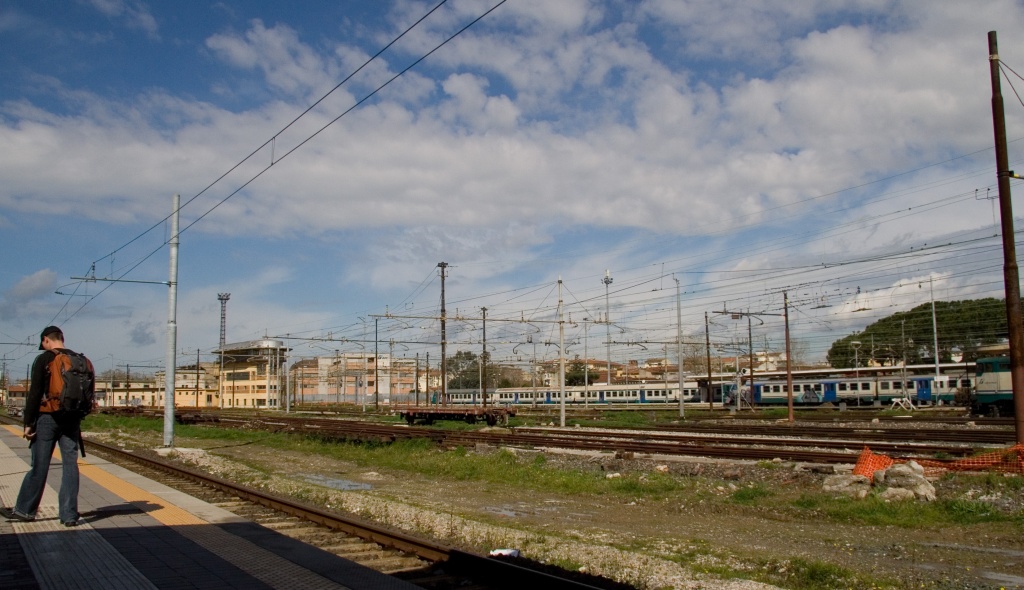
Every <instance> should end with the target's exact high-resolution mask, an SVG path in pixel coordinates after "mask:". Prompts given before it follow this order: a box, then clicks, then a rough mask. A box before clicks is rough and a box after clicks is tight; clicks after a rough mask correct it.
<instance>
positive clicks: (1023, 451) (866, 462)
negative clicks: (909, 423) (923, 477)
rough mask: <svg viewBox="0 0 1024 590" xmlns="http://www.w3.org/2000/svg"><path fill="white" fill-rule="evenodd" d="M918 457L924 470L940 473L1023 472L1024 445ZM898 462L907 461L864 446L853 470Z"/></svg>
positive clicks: (866, 473)
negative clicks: (936, 458)
mask: <svg viewBox="0 0 1024 590" xmlns="http://www.w3.org/2000/svg"><path fill="white" fill-rule="evenodd" d="M915 461H917V463H918V465H920V466H921V467H924V470H925V473H928V474H929V475H937V474H938V473H941V472H942V471H943V470H948V471H999V472H1003V473H1020V474H1024V445H1014V446H1012V447H1009V448H1007V449H1002V450H999V451H991V452H989V453H984V454H981V455H977V456H974V457H967V458H965V459H957V460H956V461H934V460H931V459H915ZM896 463H906V461H905V460H896V459H893V458H892V457H888V456H886V455H880V454H878V453H873V452H871V449H869V448H868V447H864V450H863V451H861V453H860V457H858V458H857V464H856V465H855V466H854V468H853V474H854V475H863V476H866V477H868V478H871V477H872V476H874V474H875V472H876V471H878V470H879V469H888V468H889V467H891V466H892V465H894V464H896Z"/></svg>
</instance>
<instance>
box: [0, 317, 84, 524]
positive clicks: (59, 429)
mask: <svg viewBox="0 0 1024 590" xmlns="http://www.w3.org/2000/svg"><path fill="white" fill-rule="evenodd" d="M39 350H42V351H45V352H43V353H42V354H40V355H39V356H37V357H36V360H35V362H34V363H32V381H31V385H30V386H29V390H28V395H26V396H25V419H24V424H25V430H24V437H25V438H26V439H28V441H29V443H28V444H29V449H30V450H31V453H32V466H31V468H30V469H29V471H28V473H26V474H25V479H24V480H23V481H22V482H21V490H20V491H19V492H18V500H17V501H16V502H15V504H14V509H13V510H12V509H10V508H0V514H2V515H3V516H4V517H5V518H7V519H8V520H19V521H23V522H31V521H33V520H35V518H36V511H37V510H38V509H39V503H40V502H41V501H42V499H43V490H44V489H45V488H46V476H47V472H48V471H49V470H50V460H51V459H52V458H53V449H54V447H55V446H59V447H60V454H61V462H62V464H63V471H62V473H61V482H60V491H59V492H58V494H57V499H58V515H59V516H60V522H61V524H63V525H64V526H68V527H73V526H78V525H79V524H81V522H82V521H81V518H80V515H79V514H78V451H79V445H80V443H81V437H82V434H81V422H82V417H83V415H82V414H81V413H80V412H76V411H68V410H64V409H61V407H60V397H61V388H60V385H61V383H62V382H63V381H62V379H63V377H62V376H60V375H59V374H58V375H56V376H55V375H54V373H59V370H56V369H54V368H53V367H52V365H54V359H56V358H57V356H58V355H59V354H65V355H66V354H69V353H70V354H75V353H74V352H73V351H71V350H68V349H66V348H64V333H63V332H61V329H60V328H58V327H57V326H49V327H47V328H46V329H45V330H43V333H42V334H41V335H40V338H39ZM83 358H84V357H83ZM85 364H86V366H87V370H88V373H89V377H90V378H88V379H86V386H87V387H88V388H89V391H88V392H87V393H88V396H89V397H88V399H90V400H91V399H93V397H94V394H95V374H94V372H93V366H92V363H91V362H89V361H88V359H85Z"/></svg>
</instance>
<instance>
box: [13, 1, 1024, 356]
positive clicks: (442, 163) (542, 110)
mask: <svg viewBox="0 0 1024 590" xmlns="http://www.w3.org/2000/svg"><path fill="white" fill-rule="evenodd" d="M498 3H499V0H449V1H448V2H445V3H444V4H443V5H441V6H440V7H438V8H437V9H436V10H434V11H433V12H432V13H431V12H430V11H431V9H433V8H434V7H435V6H436V5H437V4H438V3H437V2H417V1H396V2H382V1H374V2H370V1H357V0H353V1H350V2H340V3H339V2H306V3H302V4H300V5H299V6H301V9H298V8H296V7H295V6H294V5H291V4H289V3H281V2H257V1H246V2H241V1H238V2H233V1H221V2H193V1H190V2H175V3H166V2H143V1H141V0H77V1H72V2H52V1H43V2H38V1H13V2H5V3H3V5H0V41H2V44H3V47H4V49H5V50H4V52H3V53H2V54H0V140H2V141H0V150H2V151H3V157H2V158H0V181H2V182H0V252H2V257H3V262H4V263H3V265H2V267H0V341H3V342H7V343H9V342H35V341H36V338H37V335H38V333H39V331H40V330H41V329H42V327H44V326H46V325H47V324H50V323H56V324H59V325H62V326H63V327H64V328H65V330H66V332H67V334H68V344H69V346H71V347H72V348H76V349H81V350H82V351H84V352H86V353H87V354H89V355H90V356H91V357H92V358H93V359H94V360H95V361H96V362H97V364H98V365H99V366H100V368H101V369H104V370H105V369H107V368H110V367H112V366H123V365H125V364H136V365H140V366H141V365H154V366H156V365H162V364H163V358H164V346H165V344H164V343H165V329H166V321H167V288H166V287H164V286H162V285H146V284H141V283H116V284H111V283H105V282H103V281H98V282H81V281H78V280H76V279H75V278H74V277H82V276H88V275H89V274H90V273H94V274H95V276H96V277H98V278H119V277H120V278H123V279H129V280H134V281H165V280H167V273H168V258H169V255H168V250H167V247H166V246H164V242H165V241H166V239H167V236H168V232H169V227H168V224H167V223H166V222H164V221H163V220H164V219H165V218H166V217H167V216H168V214H169V213H170V209H171V197H172V195H173V194H175V193H178V194H180V195H181V198H182V202H183V203H184V206H183V207H182V210H181V226H182V227H183V228H187V229H185V231H184V232H183V233H182V236H181V249H180V260H179V291H178V296H179V300H178V310H177V314H178V315H177V320H178V346H179V350H180V351H181V353H182V356H183V358H184V359H191V358H193V356H189V355H194V354H195V351H196V350H197V349H199V350H200V351H201V353H202V354H204V355H205V357H206V358H207V359H212V358H213V357H212V356H211V355H209V352H210V351H211V350H213V349H214V348H215V347H216V346H217V340H218V335H219V321H220V307H219V305H220V304H219V302H218V301H217V293H221V292H230V293H231V300H230V302H229V303H228V327H227V333H228V340H229V341H232V342H234V341H241V340H248V339H253V338H259V337H263V336H264V335H268V336H280V337H284V336H286V337H288V338H289V340H288V342H289V344H290V345H292V346H293V347H294V348H295V350H294V354H295V356H308V355H312V354H320V353H329V352H333V350H336V349H337V350H347V351H352V350H359V349H360V347H362V348H363V349H370V348H373V347H374V343H373V341H374V340H375V339H374V337H373V328H374V323H375V320H374V317H375V316H380V315H382V314H386V313H390V314H392V315H401V316H407V317H404V318H401V319H386V318H385V319H378V320H376V328H377V333H378V336H377V337H376V341H377V342H378V344H377V346H378V347H380V349H381V350H391V349H393V351H394V353H395V354H396V355H410V356H411V355H414V354H416V353H420V354H421V355H424V354H426V353H428V352H429V353H430V354H431V357H432V359H434V360H436V359H437V358H438V356H439V348H438V346H437V345H436V342H437V340H438V337H439V336H438V331H439V322H438V321H437V320H436V319H433V318H435V317H436V316H437V315H438V314H439V311H440V305H439V302H440V279H439V277H438V273H437V264H438V263H439V262H441V261H444V262H447V263H448V264H449V265H450V267H449V269H448V270H449V275H448V278H447V281H446V290H447V297H446V298H447V301H448V313H449V315H453V316H459V318H461V319H453V320H452V321H451V322H449V327H448V331H449V340H451V342H452V343H451V344H450V346H449V350H450V351H454V350H460V349H465V350H473V351H474V352H478V351H479V350H480V346H481V342H480V340H481V336H482V334H481V330H480V328H481V322H480V321H479V320H477V319H474V318H479V317H480V315H481V312H480V308H481V307H487V308H488V313H487V316H488V319H489V320H492V321H493V322H494V323H493V324H491V323H489V324H488V331H487V333H488V344H489V346H490V347H491V348H492V354H493V355H494V357H495V358H496V359H498V360H502V359H512V357H513V352H512V351H513V348H514V347H515V345H516V344H517V343H520V342H526V339H527V337H528V336H530V337H532V338H534V339H535V341H538V342H541V343H543V342H544V341H552V342H553V341H555V340H556V339H557V329H556V328H555V326H556V324H553V323H549V322H550V321H551V320H553V319H554V318H555V313H556V310H557V299H558V295H557V287H556V285H557V280H558V279H559V278H560V277H561V278H562V280H563V300H564V309H565V312H566V314H567V317H571V318H572V320H573V323H572V324H571V325H569V326H568V327H567V336H566V338H567V341H569V342H571V344H570V345H568V346H567V347H566V348H567V352H568V354H569V355H570V356H573V355H576V354H579V355H583V354H584V352H585V351H586V354H588V355H589V356H592V357H595V358H603V356H604V354H605V351H604V347H605V344H604V343H605V340H606V336H605V334H606V329H607V331H609V332H612V331H613V332H614V333H613V334H612V340H613V341H614V344H613V350H612V355H613V357H614V360H616V361H624V360H627V359H644V358H649V357H654V356H659V352H658V349H661V348H662V347H663V345H662V344H660V343H661V342H664V341H667V340H674V338H675V326H676V290H675V279H679V284H680V291H681V297H680V300H681V308H682V316H683V322H682V324H683V332H684V334H685V337H686V338H688V339H689V338H693V339H698V338H702V337H703V329H704V313H705V312H714V311H720V310H722V309H741V310H748V311H751V312H764V313H766V314H772V313H778V312H780V311H781V299H782V296H781V292H782V291H783V290H785V291H787V292H788V293H789V295H790V298H791V300H792V301H793V304H794V310H793V312H792V316H793V318H792V320H793V331H794V337H795V338H796V339H797V341H798V343H799V349H800V351H799V352H800V355H801V356H802V357H804V358H806V359H808V360H812V359H819V358H822V357H823V355H824V352H825V351H826V350H827V348H828V346H829V345H830V344H831V342H832V341H834V340H835V339H837V338H840V337H842V336H844V335H846V334H848V333H850V331H852V330H857V329H862V328H863V327H864V326H865V325H867V324H868V323H870V322H872V321H874V320H877V319H878V318H880V317H884V316H885V315H888V314H890V313H893V312H894V311H899V310H902V309H908V308H910V307H912V306H914V305H917V304H920V303H923V302H926V301H928V298H929V293H930V291H929V287H932V288H933V290H934V293H935V297H936V299H965V298H972V297H980V296H987V295H994V296H1001V289H1002V286H1001V284H1000V280H1001V275H1000V264H1001V258H1000V256H1001V255H1000V251H999V246H998V240H997V238H995V237H993V234H994V228H993V201H992V200H990V199H989V200H986V197H992V196H994V195H995V174H994V154H993V151H992V123H991V120H992V114H991V107H990V97H991V91H990V85H989V69H988V50H987V38H986V35H987V33H988V31H990V30H996V31H998V32H999V34H1000V38H999V41H1000V54H1001V58H1002V60H1003V61H1004V63H1005V64H1006V65H1008V66H1009V67H1011V68H1013V69H1014V70H1015V71H1019V72H1024V37H1021V35H1020V34H1019V31H1021V30H1024V26H1022V25H1024V6H1022V5H1021V3H1019V2H1010V1H992V2H985V3H963V2H931V3H928V5H927V10H923V9H922V5H921V4H919V3H910V2H878V1H875V0H865V1H861V2H857V1H853V2H849V1H844V2H834V1H821V2H799V3H793V2H787V1H783V0H778V1H763V2H746V1H744V2H741V1H738V0H736V1H725V2H714V3H712V2H689V1H679V0H676V1H669V0H648V1H629V2H625V1H623V2H617V1H607V2H596V1H593V2H591V1H586V0H564V1H560V2H544V1H541V0H508V1H507V2H504V3H501V5H500V6H498V7H497V8H496V9H494V10H493V12H491V13H489V14H488V15H487V16H485V17H484V18H483V19H482V20H480V21H479V22H477V23H476V24H474V25H473V26H472V27H470V28H469V29H468V30H466V31H465V32H463V33H461V34H460V35H458V36H456V37H455V38H454V39H453V40H451V41H450V42H448V43H446V44H444V45H443V46H441V47H439V48H437V47H438V45H439V44H441V42H442V41H444V40H445V39H447V38H450V37H452V36H453V35H454V34H455V33H456V32H458V31H459V30H460V29H462V28H463V27H464V26H466V25H468V24H469V23H471V22H472V21H473V20H474V19H476V18H477V17H479V16H481V15H483V14H484V13H486V12H487V11H488V10H489V9H490V8H492V7H494V6H495V5H496V4H498ZM428 13H430V14H429V16H427V17H426V18H425V19H424V20H423V21H422V22H421V23H420V24H418V25H417V26H415V27H414V28H412V29H411V30H410V31H409V32H408V33H407V34H405V35H404V36H402V37H401V38H400V39H398V41H397V42H395V43H394V45H392V46H390V47H388V49H387V50H386V51H384V52H383V53H382V54H381V55H380V56H379V57H377V58H376V59H373V60H372V61H369V62H368V60H369V58H370V57H371V56H373V55H375V54H376V53H377V52H378V51H380V50H381V49H383V48H384V47H385V46H387V45H388V44H389V43H391V42H392V41H393V40H395V39H396V38H397V37H399V35H401V34H402V32H403V31H405V30H406V29H408V28H409V27H410V26H411V25H413V23H415V22H416V21H417V20H419V19H420V18H421V17H424V15H428ZM435 48H437V49H436V51H433V53H431V54H430V55H429V56H428V57H426V58H425V59H423V61H421V62H420V63H418V64H417V65H415V67H413V68H412V69H410V70H409V71H408V72H406V73H404V74H402V75H401V76H399V77H397V78H396V79H395V80H394V81H393V82H391V83H389V84H387V85H386V86H384V87H383V88H381V89H380V90H379V91H378V92H376V94H373V96H369V95H370V94H371V93H373V92H374V90H376V89H378V88H379V87H380V86H381V85H382V84H384V83H385V82H387V81H388V80H389V79H391V78H392V77H394V76H395V75H396V74H399V73H400V72H402V71H403V70H405V69H406V68H407V67H409V66H410V65H412V64H413V63H414V62H416V61H417V60H419V59H420V58H422V57H423V56H424V55H426V54H427V53H429V52H431V51H432V50H434V49H435ZM364 64H365V67H362V66H364ZM353 73H354V75H353ZM350 75H352V76H351V78H350V79H348V80H347V81H346V82H345V83H344V84H341V85H340V86H339V87H337V88H336V89H335V90H333V92H332V89H334V88H335V87H336V86H338V85H339V83H341V82H342V81H343V80H346V78H347V77H348V76H350ZM1010 76H1011V78H1010V79H1004V86H1003V90H1004V96H1005V97H1006V105H1007V107H1006V116H1007V134H1008V137H1009V139H1010V157H1011V167H1012V166H1013V162H1014V161H1016V157H1017V155H1018V154H1019V152H1020V146H1019V140H1020V138H1021V137H1022V136H1024V116H1022V115H1024V107H1022V106H1021V103H1020V101H1019V100H1018V99H1017V98H1016V96H1015V95H1014V94H1013V91H1012V89H1011V87H1010V83H1013V84H1014V85H1016V86H1017V87H1018V88H1021V89H1024V82H1021V81H1020V79H1019V78H1015V77H1012V76H1013V74H1010ZM368 96H369V98H367V97H368ZM324 97H325V98H324ZM321 98H323V100H322V101H320V102H317V101H319V100H320V99H321ZM314 104H315V105H316V106H314V107H313V108H312V109H310V110H309V112H308V113H306V114H305V115H303V116H302V117H301V118H299V119H297V120H296V117H299V115H300V114H302V113H303V112H304V111H306V109H307V108H309V107H310V106H311V105H314ZM339 117H340V118H339ZM293 121H294V123H292V122H293ZM332 121H333V122H332ZM321 129H322V131H321ZM318 131H319V132H318ZM272 138H273V140H272V141H271V139H272ZM249 156H251V157H249ZM271 162H273V165H271ZM1018 167H1021V165H1020V164H1018ZM221 201H223V202H222V204H220V205H218V203H219V202H221ZM1017 209H1018V210H1019V206H1018V207H1017ZM1019 225H1020V222H1019V221H1018V226H1019ZM151 228H152V229H151ZM147 230H150V231H147ZM93 268H94V270H91V269H93ZM606 269H608V270H610V271H611V275H612V277H613V283H612V284H611V286H609V287H608V288H607V295H608V297H607V305H606V300H605V296H606V285H605V284H604V283H603V282H602V278H603V277H604V275H605V270H606ZM929 281H930V283H929ZM858 310H859V311H858ZM711 315H712V318H713V320H714V322H715V323H714V324H713V326H712V334H713V340H715V341H716V343H719V344H720V345H721V347H722V348H723V349H727V348H729V345H730V344H732V343H735V342H738V341H739V339H741V338H745V332H746V326H745V325H741V324H745V322H736V321H732V320H730V319H728V316H722V315H720V314H714V313H712V314H711ZM609 316H610V319H611V322H612V326H606V325H605V324H594V325H591V324H590V323H588V322H584V321H583V320H584V319H588V320H590V321H591V322H593V321H598V322H600V321H604V320H605V319H606V318H607V317H609ZM511 320H533V322H532V323H522V322H518V321H511ZM764 322H765V323H764V325H763V326H760V327H759V329H758V330H755V332H757V333H755V341H757V342H758V343H759V346H761V345H763V346H767V347H768V348H769V349H771V350H778V349H779V348H780V347H781V346H782V338H783V337H782V327H781V324H780V322H779V321H778V319H777V317H776V316H771V315H765V316H764ZM584 334H586V335H588V337H587V338H586V341H585V342H584ZM309 339H317V340H309ZM392 341H394V342H393V343H392ZM540 349H541V350H538V355H540V354H545V355H547V356H548V357H549V358H550V356H552V355H554V354H557V349H555V348H554V347H552V346H541V347H540ZM523 350H524V349H523V347H520V348H519V349H517V351H516V358H518V357H521V356H522V351H523ZM0 353H2V354H3V357H4V359H5V360H6V361H7V363H8V364H9V366H10V367H12V368H11V371H12V373H13V374H15V375H16V374H18V373H19V372H20V371H21V370H22V366H23V365H25V364H27V363H28V362H30V359H31V358H32V355H33V354H34V351H33V350H32V349H31V348H30V347H23V346H16V345H12V344H5V345H3V346H0ZM531 353H532V350H531ZM182 362H185V361H184V360H183V361H182Z"/></svg>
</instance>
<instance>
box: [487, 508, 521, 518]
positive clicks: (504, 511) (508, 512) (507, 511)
mask: <svg viewBox="0 0 1024 590" xmlns="http://www.w3.org/2000/svg"><path fill="white" fill-rule="evenodd" d="M484 512H490V513H492V514H497V515H498V516H507V517H509V518H515V517H517V516H520V515H519V513H518V512H516V511H515V510H512V509H511V508H508V507H506V506H488V507H486V508H484Z"/></svg>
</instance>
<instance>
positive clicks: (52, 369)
mask: <svg viewBox="0 0 1024 590" xmlns="http://www.w3.org/2000/svg"><path fill="white" fill-rule="evenodd" d="M53 354H54V356H53V360H51V361H50V362H49V363H48V364H47V365H46V372H47V373H49V379H48V380H47V381H48V383H47V387H46V392H45V393H44V394H43V399H42V401H41V402H40V404H39V412H40V413H42V414H52V413H54V412H56V411H58V410H60V392H61V390H62V389H63V388H64V377H63V376H62V374H63V372H64V370H66V369H67V368H68V367H70V366H71V359H69V358H68V355H66V354H64V353H62V352H57V351H53Z"/></svg>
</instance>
